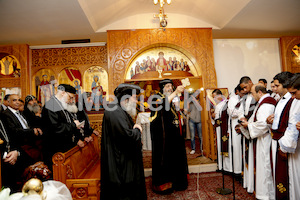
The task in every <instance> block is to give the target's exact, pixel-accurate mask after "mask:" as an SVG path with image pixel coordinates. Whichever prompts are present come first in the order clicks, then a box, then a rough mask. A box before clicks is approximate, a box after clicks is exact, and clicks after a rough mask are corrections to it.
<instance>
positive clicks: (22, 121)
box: [16, 111, 29, 129]
mask: <svg viewBox="0 0 300 200" xmlns="http://www.w3.org/2000/svg"><path fill="white" fill-rule="evenodd" d="M16 113H17V115H18V116H19V119H21V124H22V126H23V128H24V129H28V128H29V127H28V124H27V121H26V120H25V119H24V117H23V116H22V115H21V113H20V112H19V111H17V112H16Z"/></svg>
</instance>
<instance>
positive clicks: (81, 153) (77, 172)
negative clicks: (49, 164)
mask: <svg viewBox="0 0 300 200" xmlns="http://www.w3.org/2000/svg"><path fill="white" fill-rule="evenodd" d="M93 139H94V140H93V142H89V143H85V146H84V147H83V148H80V147H78V146H75V147H73V148H72V149H70V150H69V151H67V152H65V153H61V152H58V153H56V154H54V156H53V157H52V160H53V179H54V180H57V181H61V182H63V183H65V184H66V185H67V187H68V188H69V190H70V192H71V193H72V197H73V199H88V200H96V199H98V200H99V199H100V150H99V142H98V137H97V136H95V135H94V134H93Z"/></svg>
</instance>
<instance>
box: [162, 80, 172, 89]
mask: <svg viewBox="0 0 300 200" xmlns="http://www.w3.org/2000/svg"><path fill="white" fill-rule="evenodd" d="M168 83H171V84H172V85H173V81H172V80H171V79H164V80H162V81H160V82H159V87H160V89H161V90H162V89H164V87H165V85H166V84H168Z"/></svg>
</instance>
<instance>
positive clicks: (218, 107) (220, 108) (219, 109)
mask: <svg viewBox="0 0 300 200" xmlns="http://www.w3.org/2000/svg"><path fill="white" fill-rule="evenodd" d="M226 102H227V100H224V101H221V102H220V103H218V104H217V105H216V109H215V120H216V119H218V118H220V117H221V114H222V111H223V109H224V106H225V104H226ZM216 132H217V154H218V168H219V170H222V155H221V127H220V126H218V127H217V128H216ZM223 158H225V156H223ZM227 158H228V157H227ZM227 162H228V161H227ZM223 165H224V166H225V160H224V159H223ZM224 169H225V168H224Z"/></svg>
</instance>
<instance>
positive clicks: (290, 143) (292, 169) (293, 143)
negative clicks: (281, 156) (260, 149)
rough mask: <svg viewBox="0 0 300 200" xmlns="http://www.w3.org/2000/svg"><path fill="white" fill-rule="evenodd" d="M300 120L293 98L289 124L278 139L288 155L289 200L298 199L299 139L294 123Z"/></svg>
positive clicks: (297, 107) (299, 111)
mask: <svg viewBox="0 0 300 200" xmlns="http://www.w3.org/2000/svg"><path fill="white" fill-rule="evenodd" d="M299 121H300V101H299V100H296V99H295V100H294V101H293V103H292V105H291V109H290V115H289V125H288V128H287V129H286V131H285V133H284V135H283V136H282V137H281V138H280V140H278V142H279V145H280V149H281V150H282V151H283V152H287V153H289V155H288V167H289V168H288V170H289V196H290V200H299V199H300V146H299V145H300V142H299V141H300V140H299V131H298V130H297V129H296V123H297V122H299Z"/></svg>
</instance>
